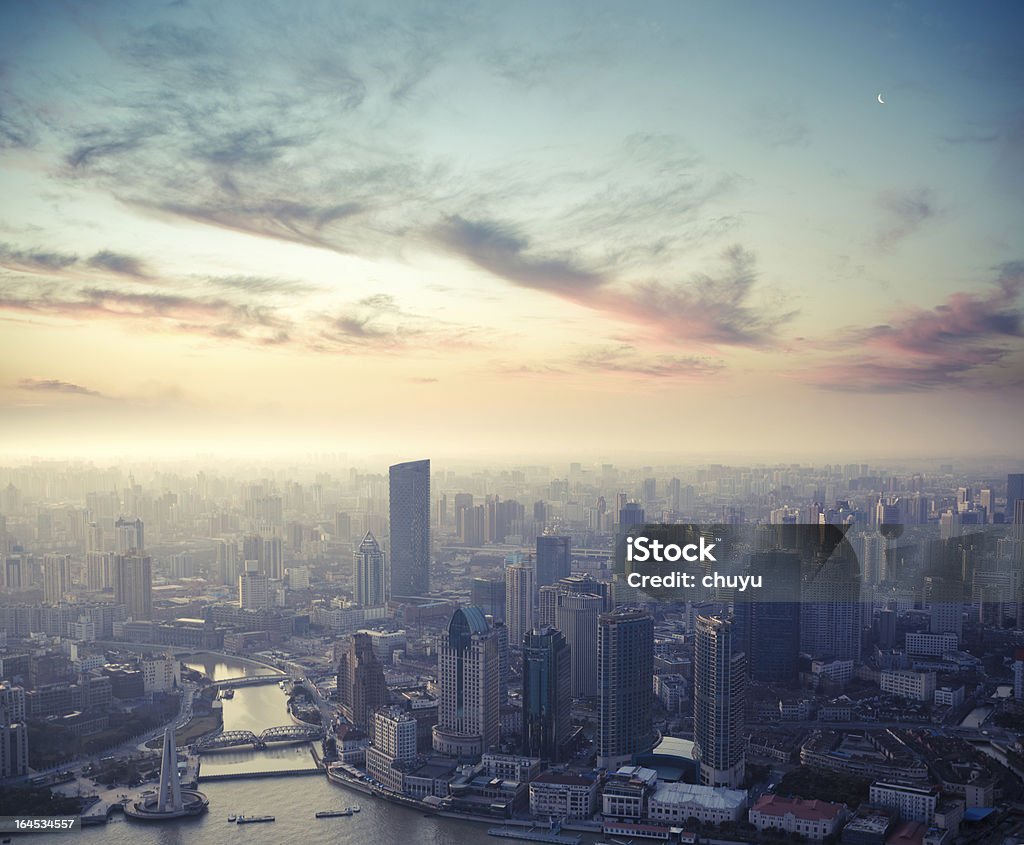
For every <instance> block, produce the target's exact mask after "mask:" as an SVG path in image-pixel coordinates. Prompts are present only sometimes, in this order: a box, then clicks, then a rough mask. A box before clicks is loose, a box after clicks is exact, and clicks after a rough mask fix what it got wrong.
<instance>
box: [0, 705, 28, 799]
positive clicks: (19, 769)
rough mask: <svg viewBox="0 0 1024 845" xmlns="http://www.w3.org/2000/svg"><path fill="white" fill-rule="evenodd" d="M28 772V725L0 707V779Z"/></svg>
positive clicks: (19, 775)
mask: <svg viewBox="0 0 1024 845" xmlns="http://www.w3.org/2000/svg"><path fill="white" fill-rule="evenodd" d="M27 774H28V725H26V724H25V722H24V720H23V719H22V720H15V719H14V718H12V717H11V716H10V715H9V714H7V713H5V712H4V710H3V708H0V781H3V780H5V779H6V778H17V777H22V776H24V775H27Z"/></svg>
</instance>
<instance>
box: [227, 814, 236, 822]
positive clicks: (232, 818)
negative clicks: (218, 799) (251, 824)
mask: <svg viewBox="0 0 1024 845" xmlns="http://www.w3.org/2000/svg"><path fill="white" fill-rule="evenodd" d="M237 819H238V816H236V815H235V814H234V813H232V814H231V815H230V816H228V821H229V822H234V821H235V820H237Z"/></svg>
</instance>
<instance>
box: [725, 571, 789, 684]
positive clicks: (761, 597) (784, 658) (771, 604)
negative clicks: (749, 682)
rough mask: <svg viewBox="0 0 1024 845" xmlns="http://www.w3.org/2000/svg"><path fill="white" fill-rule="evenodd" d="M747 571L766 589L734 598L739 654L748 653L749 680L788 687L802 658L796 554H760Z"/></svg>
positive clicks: (734, 625) (735, 631)
mask: <svg viewBox="0 0 1024 845" xmlns="http://www.w3.org/2000/svg"><path fill="white" fill-rule="evenodd" d="M750 571H751V573H753V574H755V575H761V576H762V579H763V581H764V587H763V588H762V589H760V590H755V591H753V596H752V595H751V594H750V593H738V594H737V595H736V601H735V604H734V608H735V621H734V623H733V627H734V629H735V630H734V633H735V635H736V636H737V637H738V642H737V650H739V651H743V652H745V653H746V654H747V657H748V660H747V668H748V670H749V672H750V676H751V677H752V678H753V679H754V680H756V681H761V682H763V683H768V684H780V685H784V686H788V685H792V684H795V683H796V680H797V658H798V656H799V654H800V556H799V555H797V554H795V553H792V552H783V551H771V552H758V553H755V554H753V555H751V557H750Z"/></svg>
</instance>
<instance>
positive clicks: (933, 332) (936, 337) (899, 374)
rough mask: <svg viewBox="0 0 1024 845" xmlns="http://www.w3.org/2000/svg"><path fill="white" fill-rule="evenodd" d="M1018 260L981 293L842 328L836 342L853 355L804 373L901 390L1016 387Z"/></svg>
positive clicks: (1023, 334)
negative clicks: (1012, 364) (877, 322)
mask: <svg viewBox="0 0 1024 845" xmlns="http://www.w3.org/2000/svg"><path fill="white" fill-rule="evenodd" d="M1022 293H1024V262H1021V261H1018V262H1011V263H1008V264H1005V265H1003V266H1002V267H1001V268H1000V269H999V275H998V277H997V278H996V280H995V283H994V284H993V285H992V287H991V288H990V290H989V291H988V292H985V293H977V294H975V293H967V292H958V293H954V294H951V295H950V296H948V297H947V298H946V300H945V301H944V302H943V303H942V304H940V305H937V306H935V307H934V308H930V309H925V308H908V309H904V310H902V311H900V312H899V313H897V314H896V315H894V317H893V319H892V320H890V321H889V322H888V323H885V324H882V325H876V326H871V327H869V328H865V329H851V330H848V331H846V332H845V333H844V334H843V335H842V336H841V338H840V339H839V340H838V341H837V343H836V344H835V346H836V347H838V348H839V349H847V350H849V351H850V352H851V353H852V356H850V357H845V358H843V359H840V360H838V361H836V362H835V363H833V364H830V365H828V366H826V367H821V368H818V369H816V370H812V371H811V372H810V373H805V374H804V376H805V377H807V379H808V381H809V382H810V383H811V384H813V385H815V386H817V387H821V388H824V389H828V390H840V391H850V392H879V393H890V392H906V391H920V390H930V389H937V388H948V387H954V386H961V387H976V388H984V387H996V386H1019V385H1020V384H1022V383H1024V378H1022V377H1021V376H1020V374H1019V373H1018V374H1017V375H1016V376H1015V375H1014V374H1013V373H1012V372H1008V371H1007V370H1008V369H1012V367H1008V365H1009V363H1010V362H1012V361H1013V360H1014V356H1015V355H1019V354H1020V352H1021V351H1022V343H1021V341H1022V339H1024V311H1022V309H1021V306H1020V302H1019V300H1020V298H1021V294H1022Z"/></svg>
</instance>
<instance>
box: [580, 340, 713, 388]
mask: <svg viewBox="0 0 1024 845" xmlns="http://www.w3.org/2000/svg"><path fill="white" fill-rule="evenodd" d="M575 364H576V366H578V367H579V368H581V369H583V370H595V371H597V372H604V373H624V374H626V375H631V376H637V377H641V378H655V379H684V380H696V379H703V378H706V377H708V376H712V375H714V374H716V373H718V372H720V371H721V370H723V369H724V367H725V364H724V363H723V362H722V361H721V360H719V359H714V358H706V357H700V356H694V355H667V354H654V355H650V354H644V353H642V352H640V351H639V350H638V349H637V348H636V347H635V346H632V345H630V344H620V345H617V346H605V347H599V348H595V349H591V350H588V351H586V352H584V353H583V354H582V355H580V356H579V357H578V358H577V359H576V361H575Z"/></svg>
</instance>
